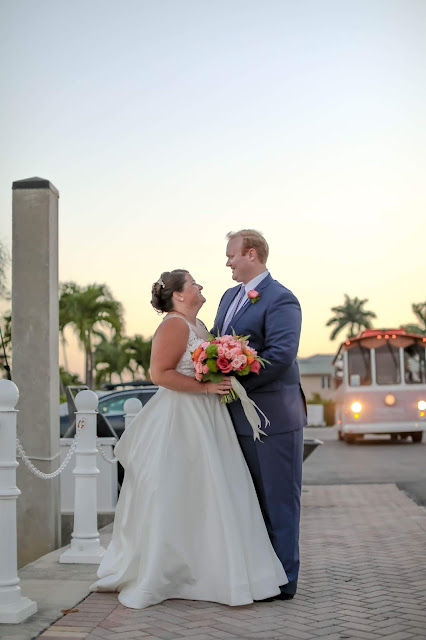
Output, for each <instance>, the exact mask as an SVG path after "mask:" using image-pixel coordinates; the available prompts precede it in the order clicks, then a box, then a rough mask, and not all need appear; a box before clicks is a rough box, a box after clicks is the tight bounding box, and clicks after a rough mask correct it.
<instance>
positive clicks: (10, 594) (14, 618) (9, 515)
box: [0, 380, 37, 624]
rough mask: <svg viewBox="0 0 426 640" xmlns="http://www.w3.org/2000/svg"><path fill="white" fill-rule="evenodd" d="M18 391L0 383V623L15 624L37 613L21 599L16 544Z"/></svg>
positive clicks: (33, 606)
mask: <svg viewBox="0 0 426 640" xmlns="http://www.w3.org/2000/svg"><path fill="white" fill-rule="evenodd" d="M18 398H19V391H18V387H17V386H16V384H14V383H13V382H12V381H11V380H0V622H2V623H9V624H11V623H12V624H14V623H18V622H22V621H23V620H26V618H28V617H29V616H32V615H33V614H34V613H36V612H37V603H36V602H33V601H32V600H30V599H29V598H24V597H22V596H21V588H20V586H19V578H18V558H17V543H16V500H17V498H18V496H19V495H20V493H21V492H20V491H19V489H18V488H17V486H16V467H17V466H18V463H17V461H16V414H17V413H18V412H17V411H16V409H15V406H16V403H17V402H18Z"/></svg>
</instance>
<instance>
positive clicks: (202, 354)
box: [198, 351, 207, 362]
mask: <svg viewBox="0 0 426 640" xmlns="http://www.w3.org/2000/svg"><path fill="white" fill-rule="evenodd" d="M206 358H207V353H206V352H205V351H202V352H201V353H200V355H199V356H198V361H199V362H202V361H203V360H205V359H206Z"/></svg>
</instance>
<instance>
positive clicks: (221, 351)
mask: <svg viewBox="0 0 426 640" xmlns="http://www.w3.org/2000/svg"><path fill="white" fill-rule="evenodd" d="M217 355H218V356H223V347H222V345H219V346H218V348H217Z"/></svg>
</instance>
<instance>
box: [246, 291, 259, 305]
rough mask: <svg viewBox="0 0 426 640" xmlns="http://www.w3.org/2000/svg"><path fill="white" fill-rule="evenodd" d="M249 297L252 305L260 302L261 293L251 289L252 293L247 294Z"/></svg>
mask: <svg viewBox="0 0 426 640" xmlns="http://www.w3.org/2000/svg"><path fill="white" fill-rule="evenodd" d="M247 297H248V299H249V300H250V302H251V303H252V304H255V303H256V302H259V300H260V295H259V292H258V291H256V289H250V291H248V292H247Z"/></svg>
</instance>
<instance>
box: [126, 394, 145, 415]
mask: <svg viewBox="0 0 426 640" xmlns="http://www.w3.org/2000/svg"><path fill="white" fill-rule="evenodd" d="M123 408H124V413H125V414H126V415H127V416H135V415H136V414H137V413H139V411H140V410H141V409H142V402H141V401H140V400H139V399H138V398H129V399H128V400H126V402H125V403H124V407H123Z"/></svg>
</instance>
